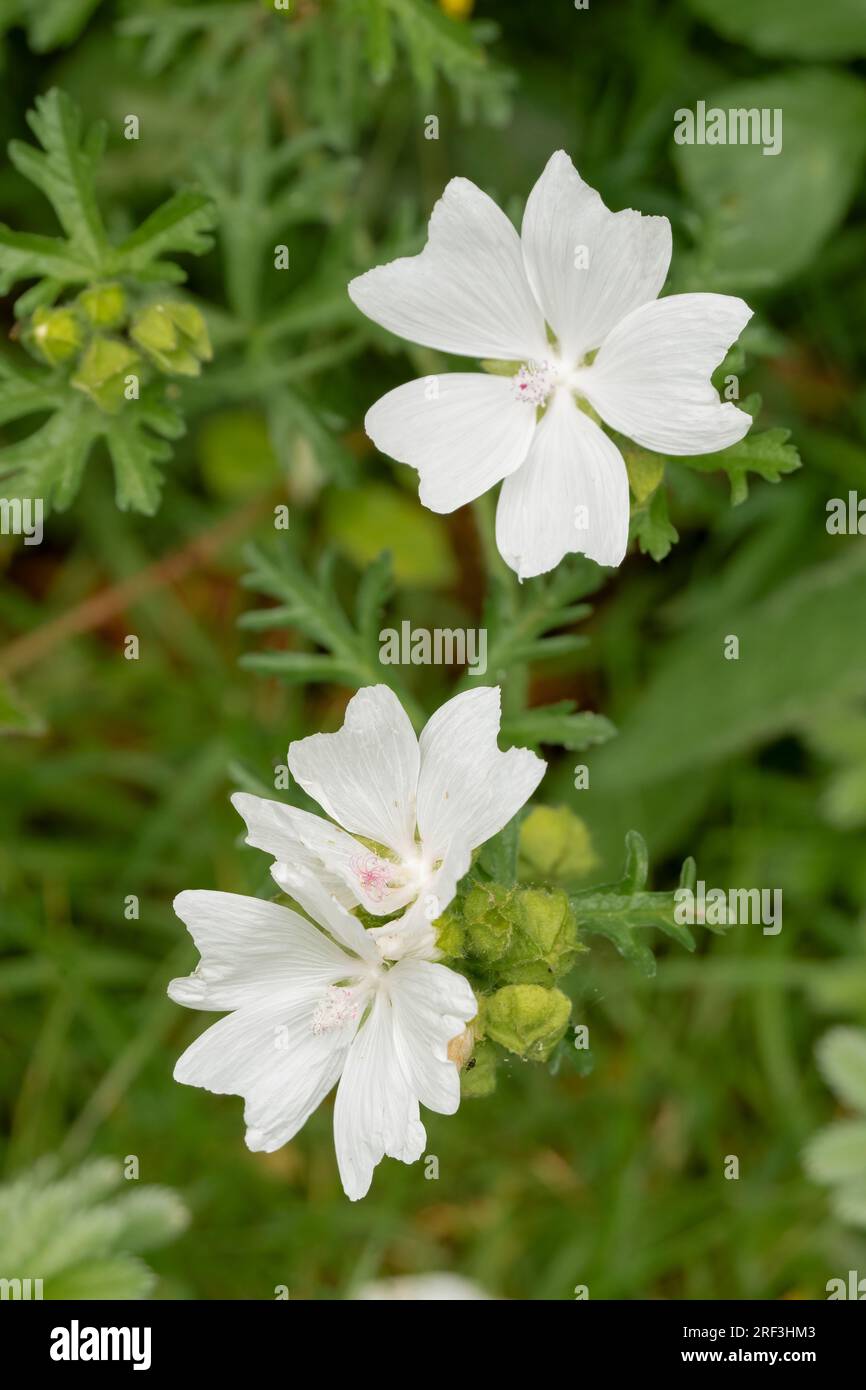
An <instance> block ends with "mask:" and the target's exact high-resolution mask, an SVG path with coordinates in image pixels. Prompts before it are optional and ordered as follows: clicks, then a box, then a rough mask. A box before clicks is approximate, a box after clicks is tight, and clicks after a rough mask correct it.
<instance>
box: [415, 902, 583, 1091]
mask: <svg viewBox="0 0 866 1390" xmlns="http://www.w3.org/2000/svg"><path fill="white" fill-rule="evenodd" d="M436 931H437V945H438V947H439V950H440V951H441V952H442V955H443V957H444V959H445V961H446V963H447V964H449V965H451V966H453V967H454V968H455V969H458V970H461V971H462V972H464V973H465V974H466V975H467V976H468V977H469V979H470V980H471V981H472V985H473V988H474V989H475V993H476V996H477V998H478V1005H479V1007H478V1017H477V1018H476V1019H475V1020H474V1022H473V1024H472V1032H473V1036H474V1042H475V1047H474V1052H473V1055H472V1056H471V1058H470V1059H469V1060H468V1061H465V1062H464V1065H463V1068H462V1089H463V1094H464V1095H465V1096H483V1095H488V1094H489V1093H490V1092H491V1091H492V1090H493V1088H494V1085H495V1080H496V1078H495V1069H496V1058H497V1048H496V1047H495V1046H494V1044H496V1045H498V1047H500V1048H504V1049H505V1050H506V1051H508V1052H511V1053H513V1054H514V1055H515V1056H517V1057H521V1058H523V1059H524V1060H525V1061H534V1062H545V1061H547V1059H548V1058H549V1057H550V1055H551V1053H552V1052H553V1049H554V1048H555V1047H556V1045H557V1044H558V1043H559V1041H560V1040H561V1038H562V1037H563V1036H564V1034H565V1031H566V1029H567V1027H568V1021H569V1017H570V1015H571V1001H570V999H569V998H568V996H567V995H566V994H564V993H563V992H562V990H560V989H557V988H556V984H555V982H556V980H557V979H559V978H560V977H561V976H563V975H565V974H567V973H568V971H569V970H570V969H571V968H572V966H573V965H574V963H575V961H576V959H577V957H578V955H579V954H580V953H581V952H583V951H585V950H586V947H585V946H583V945H582V943H581V942H580V941H579V939H578V933H577V921H576V919H575V915H574V912H573V910H572V907H571V905H570V903H569V900H568V896H567V894H566V893H565V892H564V891H563V890H562V889H558V888H547V887H531V886H526V885H520V884H517V885H514V886H513V887H510V888H509V887H505V886H503V885H502V884H499V883H494V882H481V881H479V880H478V879H475V881H472V880H470V882H469V884H468V885H467V888H466V889H465V891H464V892H462V893H461V894H460V895H459V897H458V898H457V899H455V901H454V902H453V903H452V904H451V906H450V907H449V909H448V911H447V912H446V913H444V915H443V916H442V917H440V918H439V920H438V922H437V923H436Z"/></svg>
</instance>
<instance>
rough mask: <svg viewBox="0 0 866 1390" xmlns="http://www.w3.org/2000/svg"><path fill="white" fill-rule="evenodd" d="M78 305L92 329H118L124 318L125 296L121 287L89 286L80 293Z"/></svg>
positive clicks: (113, 285)
mask: <svg viewBox="0 0 866 1390" xmlns="http://www.w3.org/2000/svg"><path fill="white" fill-rule="evenodd" d="M78 303H79V304H80V305H81V309H82V312H83V313H84V315H85V317H86V318H87V320H88V321H89V322H90V323H92V324H93V326H94V328H119V327H120V325H121V324H122V323H123V320H124V319H125V318H126V295H125V294H124V292H123V286H122V285H117V284H112V285H91V286H90V287H89V288H88V289H86V290H82V291H81V294H80V295H79V296H78Z"/></svg>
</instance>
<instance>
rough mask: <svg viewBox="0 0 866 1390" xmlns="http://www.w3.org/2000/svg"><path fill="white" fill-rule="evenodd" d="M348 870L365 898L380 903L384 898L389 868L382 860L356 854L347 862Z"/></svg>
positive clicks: (373, 855)
mask: <svg viewBox="0 0 866 1390" xmlns="http://www.w3.org/2000/svg"><path fill="white" fill-rule="evenodd" d="M349 868H350V869H351V870H352V873H353V874H354V875H355V877H356V878H357V880H358V882H359V883H360V885H361V887H362V888H363V889H364V891H365V893H366V894H367V896H368V897H370V898H372V899H373V901H374V902H376V903H380V902H381V901H382V899H383V898H384V896H385V889H386V888H387V885H388V878H389V876H390V873H391V866H390V865H389V864H388V863H387V862H386V861H385V860H384V859H378V858H377V857H376V855H375V854H370V855H367V857H366V858H361V856H360V855H358V854H356V855H353V856H352V858H351V859H350V860H349Z"/></svg>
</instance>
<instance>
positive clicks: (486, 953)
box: [462, 883, 512, 964]
mask: <svg viewBox="0 0 866 1390" xmlns="http://www.w3.org/2000/svg"><path fill="white" fill-rule="evenodd" d="M511 896H512V895H511V891H510V890H509V889H508V888H503V887H502V886H501V884H498V883H490V884H484V885H483V886H482V885H481V884H475V885H474V887H472V888H470V890H469V892H468V893H467V894H466V897H465V898H464V899H463V905H462V907H463V926H464V931H465V946H464V950H465V953H466V956H467V957H468V958H469V959H471V960H475V961H477V962H478V963H479V964H490V963H492V962H493V961H498V960H500V959H501V957H502V956H503V955H504V954H505V952H506V951H507V950H508V946H509V943H510V941H511V932H512V927H511V921H510V901H511Z"/></svg>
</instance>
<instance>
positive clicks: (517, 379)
mask: <svg viewBox="0 0 866 1390" xmlns="http://www.w3.org/2000/svg"><path fill="white" fill-rule="evenodd" d="M511 388H512V391H513V393H514V396H515V399H516V400H519V401H525V402H526V404H527V405H532V406H536V405H544V402H545V401H546V400H547V398H548V396H549V395H550V393H551V391H552V390H553V372H552V371H551V370H550V367H549V366H548V364H547V363H546V362H524V363H523V366H522V367H521V368H520V371H519V372H518V373H517V374H516V376H513V377H512V378H511Z"/></svg>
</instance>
